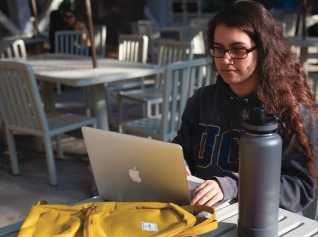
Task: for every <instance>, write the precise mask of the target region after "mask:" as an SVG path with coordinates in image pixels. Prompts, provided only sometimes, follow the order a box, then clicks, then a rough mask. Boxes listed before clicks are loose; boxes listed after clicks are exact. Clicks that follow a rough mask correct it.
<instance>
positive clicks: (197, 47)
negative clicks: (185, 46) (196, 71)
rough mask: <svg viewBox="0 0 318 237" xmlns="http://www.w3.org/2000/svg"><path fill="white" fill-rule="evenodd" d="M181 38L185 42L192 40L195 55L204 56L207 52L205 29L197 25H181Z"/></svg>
mask: <svg viewBox="0 0 318 237" xmlns="http://www.w3.org/2000/svg"><path fill="white" fill-rule="evenodd" d="M179 40H181V41H184V42H191V44H192V45H193V55H194V56H195V55H197V56H198V57H202V55H205V54H206V49H205V43H204V36H203V30H202V29H200V28H198V27H196V26H192V25H189V26H180V27H179Z"/></svg>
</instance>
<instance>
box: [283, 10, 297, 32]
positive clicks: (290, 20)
mask: <svg viewBox="0 0 318 237" xmlns="http://www.w3.org/2000/svg"><path fill="white" fill-rule="evenodd" d="M282 23H283V26H284V34H285V36H295V34H296V25H297V13H285V14H284V15H283V20H282Z"/></svg>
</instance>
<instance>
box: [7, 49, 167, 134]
mask: <svg viewBox="0 0 318 237" xmlns="http://www.w3.org/2000/svg"><path fill="white" fill-rule="evenodd" d="M2 60H6V61H8V60H7V59H2ZM17 61H20V62H24V63H28V64H30V65H31V66H32V68H33V71H34V74H35V76H36V78H37V79H38V80H39V81H41V94H42V100H43V103H44V105H45V111H46V112H52V110H54V104H55V102H54V90H53V86H54V84H55V83H59V84H64V85H69V86H74V87H84V86H89V87H90V91H91V99H92V115H93V116H94V117H96V119H97V128H100V129H104V130H109V124H108V119H107V108H106V106H107V104H106V97H105V85H106V86H107V83H110V82H114V81H121V80H127V79H134V78H139V77H145V76H150V75H154V74H157V73H162V72H163V70H164V69H163V67H159V66H157V65H152V64H142V63H132V62H121V61H118V60H116V59H110V58H102V59H98V61H97V63H98V68H93V66H92V59H91V58H90V57H84V56H73V55H67V54H43V55H34V56H29V57H28V58H27V60H26V61H22V60H17Z"/></svg>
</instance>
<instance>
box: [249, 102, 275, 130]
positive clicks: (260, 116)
mask: <svg viewBox="0 0 318 237" xmlns="http://www.w3.org/2000/svg"><path fill="white" fill-rule="evenodd" d="M244 127H245V129H246V132H249V133H256V134H267V133H274V132H276V130H277V119H276V117H275V116H274V115H272V114H267V112H266V109H265V108H263V107H255V108H253V109H252V110H251V111H250V118H249V119H247V120H246V121H245V124H244Z"/></svg>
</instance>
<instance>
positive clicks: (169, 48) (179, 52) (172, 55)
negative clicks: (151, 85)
mask: <svg viewBox="0 0 318 237" xmlns="http://www.w3.org/2000/svg"><path fill="white" fill-rule="evenodd" d="M192 58H193V47H192V44H191V42H182V41H177V40H170V39H160V40H159V42H158V60H157V64H159V65H161V66H165V65H167V64H168V63H173V62H178V61H184V60H189V59H192ZM162 78H163V74H158V75H156V78H155V86H156V87H157V88H160V87H161V86H162Z"/></svg>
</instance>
